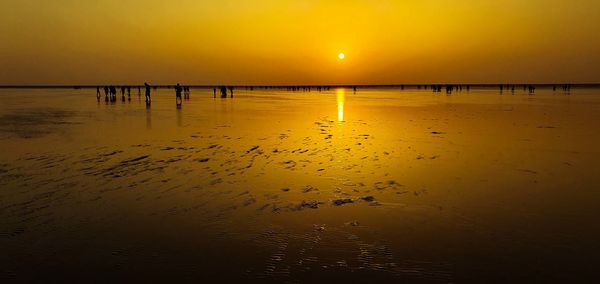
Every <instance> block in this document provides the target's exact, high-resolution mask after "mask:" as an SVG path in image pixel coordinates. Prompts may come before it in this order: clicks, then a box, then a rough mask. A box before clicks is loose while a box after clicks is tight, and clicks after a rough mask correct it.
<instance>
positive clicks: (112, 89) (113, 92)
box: [110, 85, 117, 102]
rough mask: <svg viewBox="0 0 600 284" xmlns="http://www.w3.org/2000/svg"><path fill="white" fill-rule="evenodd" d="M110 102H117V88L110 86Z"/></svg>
mask: <svg viewBox="0 0 600 284" xmlns="http://www.w3.org/2000/svg"><path fill="white" fill-rule="evenodd" d="M110 101H111V102H116V101H117V88H115V86H112V85H111V86H110Z"/></svg>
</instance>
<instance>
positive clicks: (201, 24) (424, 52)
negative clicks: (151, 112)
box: [0, 0, 600, 85]
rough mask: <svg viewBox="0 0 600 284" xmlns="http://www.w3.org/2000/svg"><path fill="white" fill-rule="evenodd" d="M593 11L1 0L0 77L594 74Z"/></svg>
mask: <svg viewBox="0 0 600 284" xmlns="http://www.w3.org/2000/svg"><path fill="white" fill-rule="evenodd" d="M90 2H93V3H90ZM598 11H600V1H596V0H574V1H566V0H563V1H560V0H519V1H517V0H505V1H487V0H456V1H448V0H406V1H386V0H369V1H366V0H365V1H359V0H330V1H284V0H258V1H249V0H248V1H245V0H220V1H197V0H179V1H176V0H173V1H158V0H145V1H141V0H139V1H135V0H129V1H123V0H98V1H81V0H52V1H47V0H3V1H0V66H1V68H0V84H3V85H7V84H105V83H115V84H119V83H140V82H143V81H149V82H152V83H155V84H171V83H175V82H182V83H185V84H377V83H438V82H442V83H446V82H448V83H458V82H463V83H496V82H539V83H543V82H600V52H598V51H599V50H600V37H599V36H598V32H599V31H600V17H598V16H597V15H596V14H597V12H598ZM340 52H344V53H345V54H346V59H345V60H343V61H342V60H339V59H338V57H337V55H338V53H340Z"/></svg>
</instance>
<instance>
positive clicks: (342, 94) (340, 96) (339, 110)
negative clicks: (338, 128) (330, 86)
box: [335, 88, 346, 122]
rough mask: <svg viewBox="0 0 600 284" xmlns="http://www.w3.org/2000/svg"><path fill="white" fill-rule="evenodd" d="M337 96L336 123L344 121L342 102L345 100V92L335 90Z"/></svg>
mask: <svg viewBox="0 0 600 284" xmlns="http://www.w3.org/2000/svg"><path fill="white" fill-rule="evenodd" d="M335 93H336V95H337V113H338V121H339V122H342V121H344V101H345V100H346V91H345V90H344V89H341V88H340V89H337V90H335Z"/></svg>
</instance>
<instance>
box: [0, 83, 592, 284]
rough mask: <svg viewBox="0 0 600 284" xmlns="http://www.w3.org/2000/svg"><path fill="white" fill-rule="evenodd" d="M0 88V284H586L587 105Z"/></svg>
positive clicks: (497, 97)
mask: <svg viewBox="0 0 600 284" xmlns="http://www.w3.org/2000/svg"><path fill="white" fill-rule="evenodd" d="M133 93H134V94H133V95H132V99H131V101H126V102H124V103H123V102H121V101H120V96H119V101H118V102H117V103H115V104H106V103H105V102H104V100H103V99H102V100H101V101H100V102H97V101H96V98H95V90H68V89H21V90H14V89H0V148H2V149H3V150H2V151H1V152H0V220H1V222H0V249H1V250H2V251H3V252H4V253H2V254H0V262H1V263H3V265H2V267H1V268H0V269H1V270H0V279H11V280H20V281H28V280H48V279H57V280H92V279H94V280H100V281H110V280H117V279H119V280H123V279H128V280H137V281H142V280H152V281H158V280H165V281H176V280H190V281H197V280H207V279H210V280H229V281H232V280H238V281H239V280H245V281H286V282H298V281H301V282H305V281H332V280H334V281H343V280H348V281H353V282H373V281H376V280H387V281H392V280H393V281H410V282H464V281H474V280H477V281H485V282H509V281H510V282H514V281H558V280H563V281H566V280H575V279H579V280H581V279H594V278H595V270H596V268H597V267H598V264H599V263H600V259H599V255H600V254H599V253H600V246H599V244H598V241H597V240H598V239H599V237H600V234H599V233H600V228H599V225H598V221H597V219H598V217H600V209H599V207H598V204H599V201H600V186H599V185H600V171H599V166H600V165H599V162H598V160H599V159H600V150H599V148H598V145H600V128H598V122H600V90H597V89H576V90H573V91H572V92H571V93H570V94H568V95H567V94H565V93H563V92H559V91H556V92H554V91H551V90H539V91H538V92H536V94H535V95H527V94H526V93H524V92H522V91H516V92H515V93H514V94H511V93H510V92H504V93H502V94H501V93H499V92H498V91H497V90H485V89H478V90H474V89H472V90H471V91H470V92H466V91H463V92H459V93H454V94H452V95H450V96H447V95H445V94H435V93H431V92H430V91H428V90H404V91H401V90H397V89H394V90H392V89H369V90H359V91H358V92H357V93H353V92H352V90H349V89H336V90H334V89H332V90H331V91H328V92H322V93H319V92H314V91H313V92H310V93H308V92H283V91H265V90H258V91H245V90H240V91H237V92H236V95H235V97H234V98H233V99H220V98H218V99H213V95H212V90H210V91H209V90H200V89H192V92H191V99H190V100H185V101H184V103H183V106H182V108H181V109H177V108H176V107H175V102H174V94H172V90H159V91H158V93H155V94H154V95H153V99H154V100H153V102H152V105H151V106H150V107H146V105H145V103H144V99H143V96H142V97H141V98H140V97H138V96H137V90H134V91H133Z"/></svg>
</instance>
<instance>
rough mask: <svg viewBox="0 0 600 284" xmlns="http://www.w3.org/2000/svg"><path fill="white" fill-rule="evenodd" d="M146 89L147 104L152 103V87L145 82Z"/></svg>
mask: <svg viewBox="0 0 600 284" xmlns="http://www.w3.org/2000/svg"><path fill="white" fill-rule="evenodd" d="M144 87H145V88H146V103H150V101H151V98H150V85H148V83H145V82H144Z"/></svg>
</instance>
